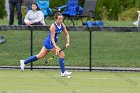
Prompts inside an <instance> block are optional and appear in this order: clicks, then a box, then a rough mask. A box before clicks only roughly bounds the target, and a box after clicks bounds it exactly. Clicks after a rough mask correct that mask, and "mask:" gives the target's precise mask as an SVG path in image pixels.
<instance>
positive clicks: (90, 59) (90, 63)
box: [89, 27, 92, 72]
mask: <svg viewBox="0 0 140 93" xmlns="http://www.w3.org/2000/svg"><path fill="white" fill-rule="evenodd" d="M91 67H92V30H91V27H89V71H90V72H91V71H92V68H91Z"/></svg>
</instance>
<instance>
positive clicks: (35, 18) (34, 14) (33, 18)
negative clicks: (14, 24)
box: [24, 3, 45, 25]
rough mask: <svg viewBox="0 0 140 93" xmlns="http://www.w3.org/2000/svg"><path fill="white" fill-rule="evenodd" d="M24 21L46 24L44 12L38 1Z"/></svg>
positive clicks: (29, 23)
mask: <svg viewBox="0 0 140 93" xmlns="http://www.w3.org/2000/svg"><path fill="white" fill-rule="evenodd" d="M24 22H25V24H26V25H45V21H44V14H43V13H42V11H41V10H40V9H39V8H38V6H37V4H36V3H33V4H32V10H29V11H28V13H27V15H26V16H25V19H24Z"/></svg>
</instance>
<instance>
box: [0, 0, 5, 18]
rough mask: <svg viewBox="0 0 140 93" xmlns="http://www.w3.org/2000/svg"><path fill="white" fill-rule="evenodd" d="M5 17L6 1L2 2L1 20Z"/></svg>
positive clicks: (0, 5) (1, 0) (2, 0)
mask: <svg viewBox="0 0 140 93" xmlns="http://www.w3.org/2000/svg"><path fill="white" fill-rule="evenodd" d="M5 16H6V10H5V0H0V18H4V17H5Z"/></svg>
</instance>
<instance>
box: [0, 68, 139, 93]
mask: <svg viewBox="0 0 140 93" xmlns="http://www.w3.org/2000/svg"><path fill="white" fill-rule="evenodd" d="M71 76H72V77H71V78H70V79H68V78H66V77H63V78H62V77H60V72H59V71H57V70H33V71H30V70H25V71H24V72H21V71H19V70H0V93H140V89H139V87H140V78H139V77H140V73H136V72H82V71H73V73H72V75H71Z"/></svg>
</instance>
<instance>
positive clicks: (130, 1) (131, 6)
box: [0, 0, 140, 21]
mask: <svg viewBox="0 0 140 93" xmlns="http://www.w3.org/2000/svg"><path fill="white" fill-rule="evenodd" d="M84 2H85V0H79V5H80V6H82V7H83V5H84ZM4 3H5V0H0V11H1V13H0V18H4V17H5V16H6V11H5V6H4ZM66 3H67V0H55V1H54V0H50V7H51V8H54V7H57V6H61V5H64V4H66ZM137 10H140V0H98V1H97V6H96V15H95V16H96V19H97V20H115V21H132V20H135V19H137V12H136V11H137ZM22 11H25V10H24V8H22ZM24 13H25V12H23V15H25V14H24Z"/></svg>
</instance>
